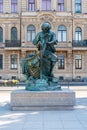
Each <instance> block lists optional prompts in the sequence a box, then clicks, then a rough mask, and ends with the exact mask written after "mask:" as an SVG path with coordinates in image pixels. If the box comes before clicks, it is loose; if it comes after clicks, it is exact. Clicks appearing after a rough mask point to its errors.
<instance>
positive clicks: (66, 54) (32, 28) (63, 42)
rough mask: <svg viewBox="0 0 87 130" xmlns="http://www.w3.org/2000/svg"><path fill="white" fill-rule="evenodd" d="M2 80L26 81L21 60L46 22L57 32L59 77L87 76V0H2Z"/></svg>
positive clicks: (0, 68)
mask: <svg viewBox="0 0 87 130" xmlns="http://www.w3.org/2000/svg"><path fill="white" fill-rule="evenodd" d="M0 2H1V3H0V79H12V78H17V79H20V80H21V81H23V80H24V76H23V75H22V70H21V66H20V63H21V60H22V58H23V57H25V56H26V55H27V54H28V53H31V52H33V51H35V50H36V49H37V48H36V46H34V45H33V44H32V40H33V38H34V37H35V34H37V33H38V32H39V31H41V25H42V23H44V22H48V23H50V24H51V26H52V30H53V31H54V32H55V33H56V37H57V39H58V45H57V46H56V55H57V56H58V61H57V63H56V66H55V69H54V72H55V76H57V77H58V78H59V79H61V80H62V79H64V80H66V79H68V80H72V79H78V78H79V79H81V80H82V79H84V78H86V77H87V0H83V1H82V0H1V1H0Z"/></svg>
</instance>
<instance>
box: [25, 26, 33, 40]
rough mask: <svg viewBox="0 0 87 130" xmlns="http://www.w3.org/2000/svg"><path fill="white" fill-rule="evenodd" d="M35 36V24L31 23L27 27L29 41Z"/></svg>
mask: <svg viewBox="0 0 87 130" xmlns="http://www.w3.org/2000/svg"><path fill="white" fill-rule="evenodd" d="M34 38H35V26H33V25H29V26H28V27H27V41H29V42H30V41H33V39H34Z"/></svg>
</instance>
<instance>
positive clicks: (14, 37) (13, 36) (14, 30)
mask: <svg viewBox="0 0 87 130" xmlns="http://www.w3.org/2000/svg"><path fill="white" fill-rule="evenodd" d="M11 40H17V28H16V27H12V28H11Z"/></svg>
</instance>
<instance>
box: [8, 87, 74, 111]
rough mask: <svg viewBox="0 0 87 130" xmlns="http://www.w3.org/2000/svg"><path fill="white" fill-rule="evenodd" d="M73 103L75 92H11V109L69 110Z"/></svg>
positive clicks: (63, 90) (65, 90)
mask: <svg viewBox="0 0 87 130" xmlns="http://www.w3.org/2000/svg"><path fill="white" fill-rule="evenodd" d="M74 105H75V92H73V91H71V90H69V89H62V90H59V91H26V90H15V91H13V92H12V93H11V109H12V110H23V111H24V110H71V109H73V107H74Z"/></svg>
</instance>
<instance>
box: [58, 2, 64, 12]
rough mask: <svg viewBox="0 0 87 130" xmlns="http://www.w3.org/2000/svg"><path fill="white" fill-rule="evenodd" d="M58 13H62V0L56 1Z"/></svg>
mask: <svg viewBox="0 0 87 130" xmlns="http://www.w3.org/2000/svg"><path fill="white" fill-rule="evenodd" d="M58 11H59V12H63V11H64V0H58Z"/></svg>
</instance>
